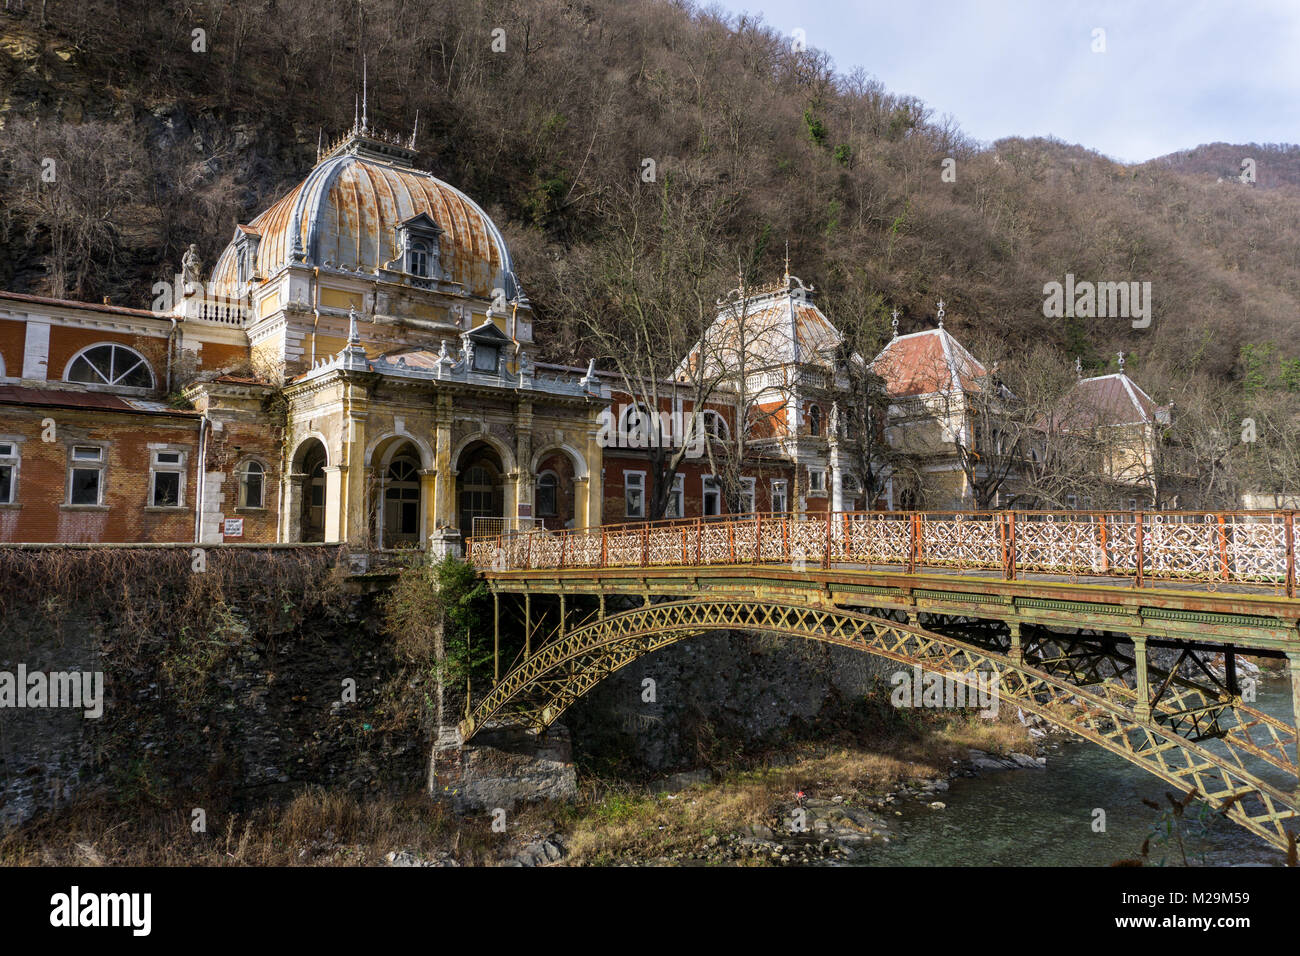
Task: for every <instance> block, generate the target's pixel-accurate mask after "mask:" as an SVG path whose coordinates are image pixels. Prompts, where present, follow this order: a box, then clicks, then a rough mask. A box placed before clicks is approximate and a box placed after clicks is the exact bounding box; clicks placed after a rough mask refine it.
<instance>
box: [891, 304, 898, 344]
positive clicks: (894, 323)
mask: <svg viewBox="0 0 1300 956" xmlns="http://www.w3.org/2000/svg"><path fill="white" fill-rule="evenodd" d="M889 315H890V319H891V321H890V323H889V324H890V325H891V326H892V327H893V329H894V338H898V309H895V310H894V311H893V312H890V313H889Z"/></svg>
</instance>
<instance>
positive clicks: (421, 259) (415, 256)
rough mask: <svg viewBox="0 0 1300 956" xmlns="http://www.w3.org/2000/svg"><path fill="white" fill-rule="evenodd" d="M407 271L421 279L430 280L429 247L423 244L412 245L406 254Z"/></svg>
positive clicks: (415, 243) (414, 243)
mask: <svg viewBox="0 0 1300 956" xmlns="http://www.w3.org/2000/svg"><path fill="white" fill-rule="evenodd" d="M406 271H407V272H409V273H410V274H411V275H413V276H419V277H420V278H421V279H427V278H429V247H428V245H427V244H425V243H423V242H413V243H411V248H410V250H409V251H408V252H407V253H406Z"/></svg>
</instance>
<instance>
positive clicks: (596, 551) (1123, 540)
mask: <svg viewBox="0 0 1300 956" xmlns="http://www.w3.org/2000/svg"><path fill="white" fill-rule="evenodd" d="M1295 515H1296V512H1294V511H1220V512H1187V511H1176V512H1131V511H1129V512H1126V511H1107V512H1079V511H1064V512H1054V511H990V512H927V511H912V512H906V511H898V512H895V511H858V512H823V513H812V514H808V513H805V514H750V515H738V516H726V517H722V518H696V519H678V520H669V521H657V522H647V523H643V524H621V525H604V526H601V527H598V528H578V529H574V530H566V531H544V530H539V531H529V532H519V533H515V534H509V535H493V536H487V537H483V536H479V537H473V538H471V539H470V540H469V543H468V554H469V558H470V560H471V561H472V562H473V563H474V565H475V566H476V567H478V568H480V569H481V570H483V571H525V570H543V569H561V568H627V567H643V568H644V567H662V566H683V565H685V566H699V565H728V564H789V565H791V566H792V567H794V568H795V569H796V570H798V569H801V568H806V567H809V566H816V567H826V568H829V567H832V566H836V567H839V566H851V567H861V566H867V567H872V566H876V565H881V566H886V567H890V566H892V567H898V568H902V569H904V570H906V571H907V572H909V573H915V572H916V571H918V570H919V569H923V568H941V569H947V570H956V571H980V572H987V571H995V572H998V573H999V574H1000V576H1001V577H1002V578H1003V579H1004V580H1008V581H1010V580H1014V579H1015V578H1016V577H1017V576H1019V575H1022V574H1046V575H1061V576H1069V577H1072V578H1082V577H1101V578H1127V579H1130V580H1132V581H1133V583H1134V584H1136V585H1137V586H1138V587H1142V586H1143V585H1144V584H1145V583H1146V582H1148V581H1171V580H1173V581H1198V582H1203V583H1206V584H1211V585H1213V584H1256V585H1267V586H1273V587H1275V588H1278V589H1284V590H1285V593H1286V595H1287V596H1288V597H1295V593H1296V568H1295V564H1296V557H1295V551H1296V548H1295V524H1296V521H1295Z"/></svg>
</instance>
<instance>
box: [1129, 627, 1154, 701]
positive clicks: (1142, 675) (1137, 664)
mask: <svg viewBox="0 0 1300 956" xmlns="http://www.w3.org/2000/svg"><path fill="white" fill-rule="evenodd" d="M1133 661H1134V667H1133V672H1134V674H1135V675H1136V677H1137V703H1136V704H1134V705H1133V714H1134V716H1135V717H1137V719H1138V720H1140V721H1142V722H1143V723H1149V722H1150V720H1151V681H1150V679H1149V678H1148V676H1147V639H1146V638H1145V637H1143V636H1136V637H1134V638H1133Z"/></svg>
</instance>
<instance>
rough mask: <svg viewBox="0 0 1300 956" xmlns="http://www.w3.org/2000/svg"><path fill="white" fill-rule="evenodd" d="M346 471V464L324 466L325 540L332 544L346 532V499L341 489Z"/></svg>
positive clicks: (341, 538) (342, 537)
mask: <svg viewBox="0 0 1300 956" xmlns="http://www.w3.org/2000/svg"><path fill="white" fill-rule="evenodd" d="M347 472H348V466H347V465H329V466H327V467H326V468H325V540H326V541H328V542H330V543H334V544H337V543H341V542H342V541H343V540H344V535H345V534H346V533H347V527H346V522H347V515H346V513H345V511H344V509H345V508H346V507H347V500H346V498H345V496H344V490H343V489H344V482H345V480H346V478H347Z"/></svg>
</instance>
